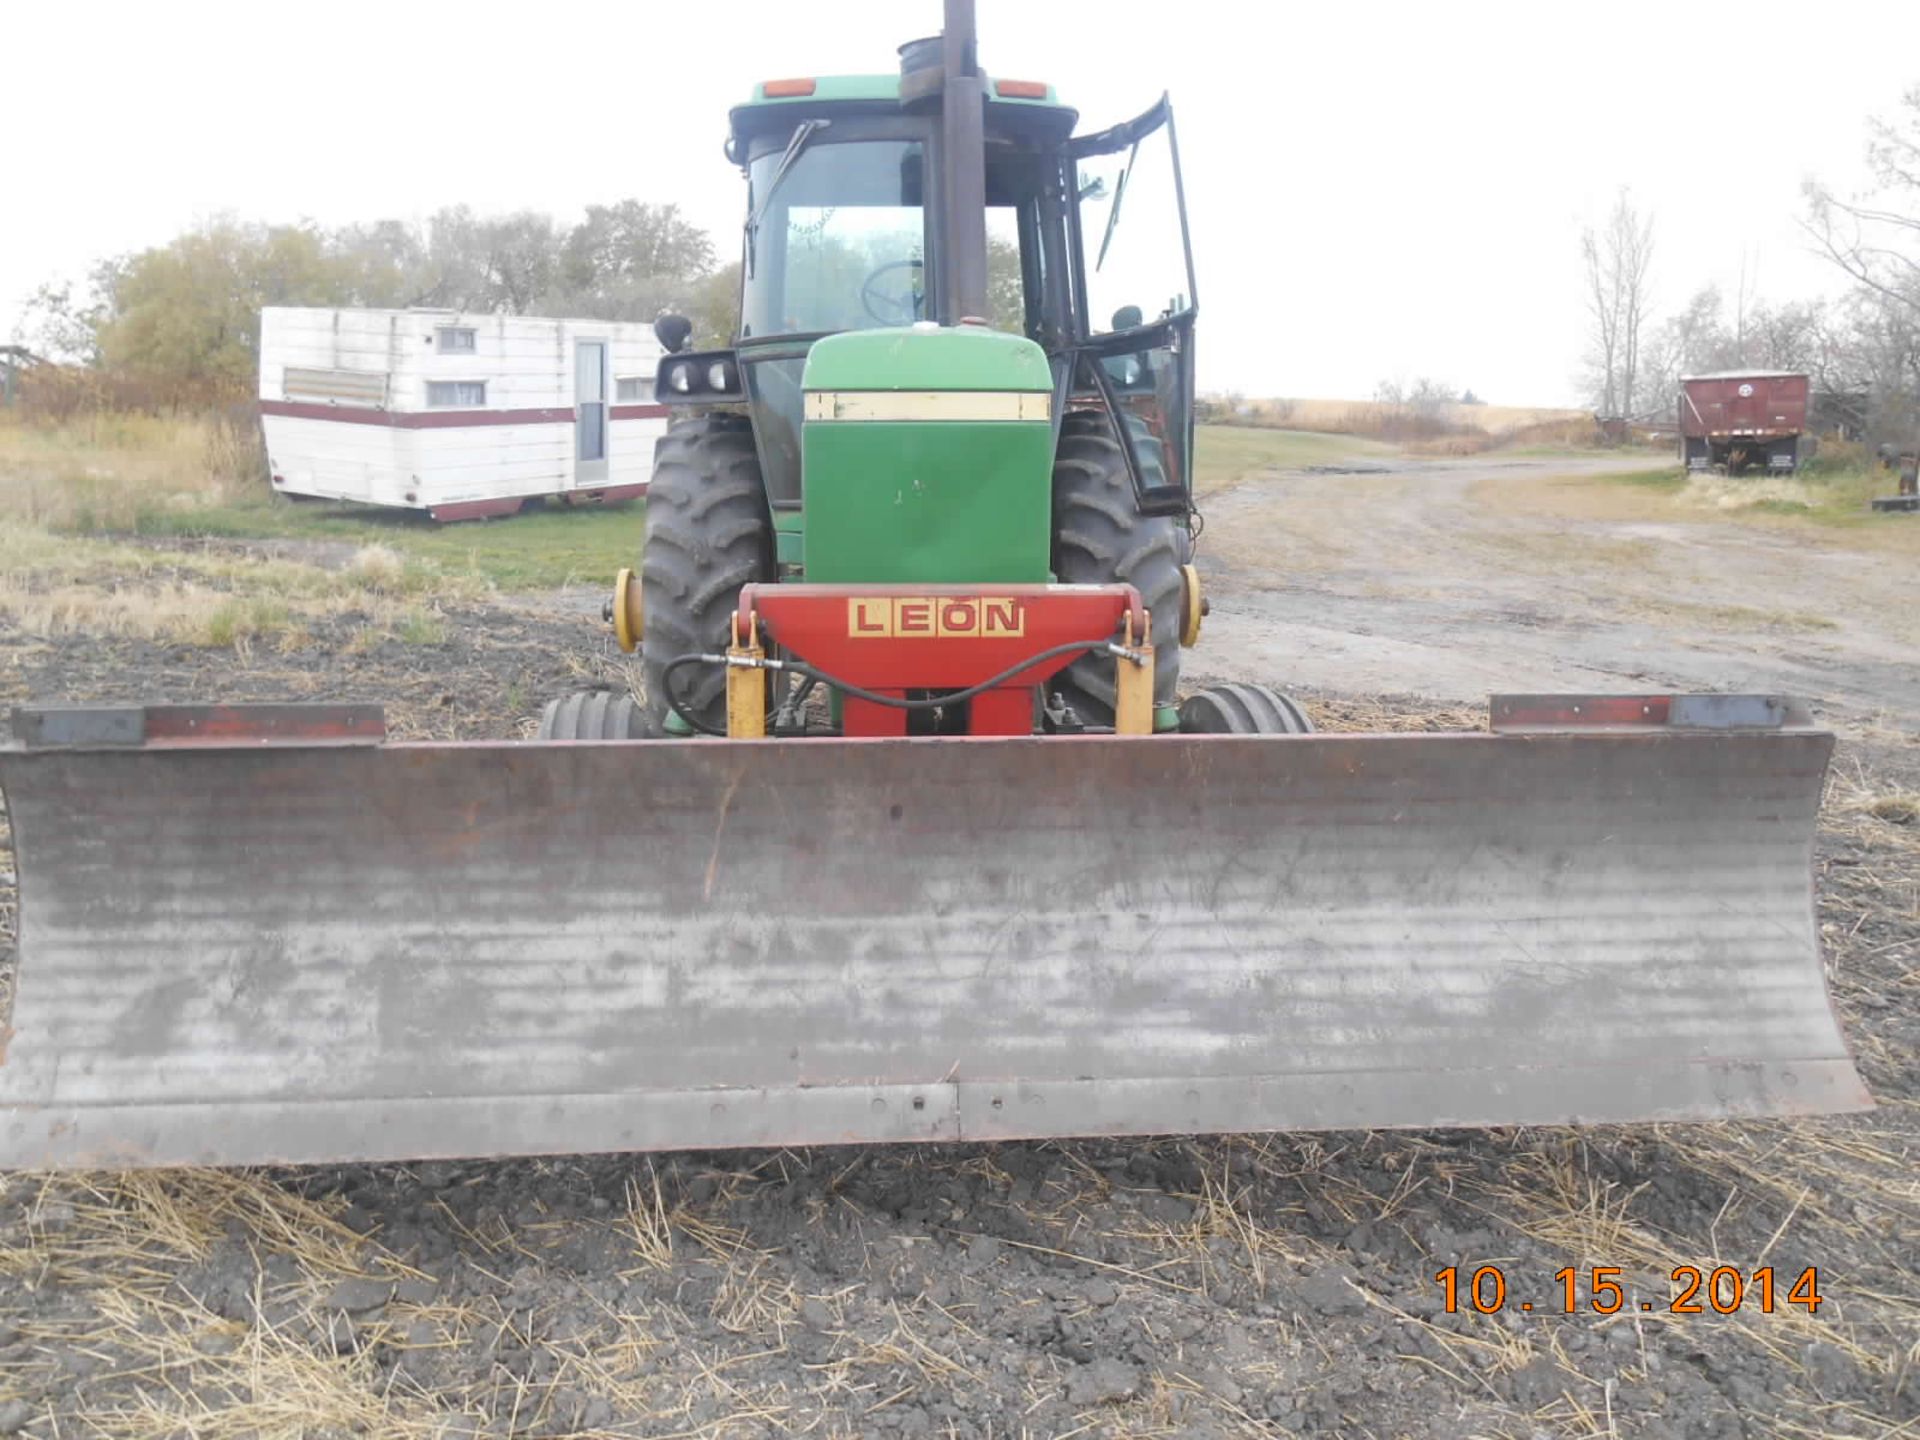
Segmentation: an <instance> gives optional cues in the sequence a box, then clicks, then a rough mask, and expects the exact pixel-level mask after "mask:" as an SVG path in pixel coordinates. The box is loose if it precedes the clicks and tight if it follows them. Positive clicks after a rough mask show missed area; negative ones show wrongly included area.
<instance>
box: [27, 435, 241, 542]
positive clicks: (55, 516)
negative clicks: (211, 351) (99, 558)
mask: <svg viewBox="0 0 1920 1440" xmlns="http://www.w3.org/2000/svg"><path fill="white" fill-rule="evenodd" d="M257 443H258V442H257V440H255V439H254V432H253V427H252V424H251V421H250V420H248V421H246V422H244V423H243V422H240V421H233V422H229V421H226V420H224V419H222V418H220V417H217V416H212V415H163V416H156V415H142V414H116V413H111V412H106V411H87V412H82V413H80V414H77V415H74V416H72V417H70V418H68V419H65V420H63V421H60V422H58V423H51V424H49V423H29V422H25V421H19V420H10V421H6V422H4V423H0V519H4V520H7V521H11V522H15V523H19V524H25V525H30V526H35V527H38V528H41V529H46V530H52V531H59V532H94V531H119V532H128V531H134V530H139V529H143V528H147V527H148V525H149V524H150V523H151V521H152V520H153V518H154V517H155V516H157V515H165V514H169V513H176V514H177V513H181V512H188V511H192V510H195V509H201V508H206V507H211V506H218V505H229V504H232V503H235V502H236V501H239V500H241V499H243V498H246V497H248V496H250V495H254V494H257V493H258V492H259V490H260V477H261V475H262V473H263V471H264V461H262V460H260V458H259V455H258V449H257Z"/></svg>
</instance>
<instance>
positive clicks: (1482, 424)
mask: <svg viewBox="0 0 1920 1440" xmlns="http://www.w3.org/2000/svg"><path fill="white" fill-rule="evenodd" d="M1251 404H1252V407H1253V415H1252V419H1253V420H1254V423H1256V424H1275V425H1283V426H1286V427H1288V428H1290V429H1294V430H1315V431H1321V432H1325V433H1329V434H1341V435H1372V434H1377V433H1379V431H1380V428H1381V425H1382V424H1383V423H1384V419H1385V417H1386V416H1387V415H1388V413H1389V412H1390V410H1391V408H1392V407H1390V406H1387V405H1383V404H1382V403H1380V402H1379V401H1376V400H1324V399H1287V400H1255V401H1253V402H1251ZM1436 418H1437V419H1438V420H1439V421H1440V423H1442V424H1444V425H1446V426H1448V427H1450V428H1453V429H1457V430H1462V431H1477V432H1479V433H1481V434H1485V435H1490V436H1495V437H1499V438H1502V439H1511V440H1516V441H1519V440H1522V439H1524V440H1525V441H1526V442H1527V443H1537V444H1546V443H1551V442H1550V441H1549V440H1548V439H1547V438H1545V437H1546V436H1547V435H1549V434H1551V435H1554V436H1562V435H1564V436H1566V437H1567V438H1566V440H1565V443H1569V444H1578V443H1588V442H1587V439H1586V437H1588V436H1590V435H1591V433H1592V430H1593V417H1592V416H1591V415H1590V414H1588V413H1587V412H1586V411H1584V410H1562V409H1554V408H1551V407H1542V406H1533V405H1443V406H1441V407H1440V409H1439V411H1438V412H1437V416H1436Z"/></svg>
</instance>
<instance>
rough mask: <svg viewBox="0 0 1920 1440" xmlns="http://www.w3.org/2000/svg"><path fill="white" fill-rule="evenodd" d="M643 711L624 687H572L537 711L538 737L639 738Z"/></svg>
mask: <svg viewBox="0 0 1920 1440" xmlns="http://www.w3.org/2000/svg"><path fill="white" fill-rule="evenodd" d="M647 733H648V731H647V719H646V712H644V711H643V710H641V708H640V707H639V706H638V705H636V704H634V702H633V697H632V696H631V695H628V694H626V693H625V692H624V691H614V690H575V691H574V692H573V693H572V694H570V695H562V696H561V697H560V698H559V699H558V700H549V701H548V702H547V708H546V709H544V710H542V711H541V712H540V733H539V735H538V736H537V737H536V738H538V739H541V740H641V739H645V738H646V736H647Z"/></svg>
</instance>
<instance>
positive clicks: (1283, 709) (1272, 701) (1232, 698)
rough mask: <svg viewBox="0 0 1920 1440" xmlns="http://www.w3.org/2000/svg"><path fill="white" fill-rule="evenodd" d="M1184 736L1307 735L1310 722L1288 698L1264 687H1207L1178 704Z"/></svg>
mask: <svg viewBox="0 0 1920 1440" xmlns="http://www.w3.org/2000/svg"><path fill="white" fill-rule="evenodd" d="M1180 729H1181V732H1182V733H1183V734H1187V735H1311V734H1312V733H1313V722H1312V721H1311V720H1309V719H1308V718H1307V712H1306V711H1304V710H1302V709H1301V708H1300V707H1299V706H1298V705H1297V704H1295V703H1294V701H1293V699H1292V697H1290V696H1287V695H1282V694H1281V693H1280V692H1279V691H1278V690H1269V689H1268V688H1267V687H1266V686H1264V685H1209V686H1208V687H1207V688H1206V689H1205V690H1201V691H1199V692H1198V693H1196V694H1193V695H1189V696H1188V697H1187V698H1186V699H1185V700H1183V701H1181V702H1180Z"/></svg>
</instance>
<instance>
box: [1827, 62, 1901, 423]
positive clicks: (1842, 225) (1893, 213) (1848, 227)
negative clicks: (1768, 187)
mask: <svg viewBox="0 0 1920 1440" xmlns="http://www.w3.org/2000/svg"><path fill="white" fill-rule="evenodd" d="M1867 161H1868V164H1869V165H1870V166H1871V168H1872V172H1873V178H1874V187H1873V189H1872V190H1870V191H1869V192H1868V193H1866V194H1865V195H1861V196H1856V197H1853V198H1850V199H1843V198H1841V197H1840V196H1839V195H1837V194H1835V193H1834V192H1833V191H1832V190H1831V189H1829V188H1828V187H1827V186H1825V185H1823V184H1820V183H1818V182H1810V183H1809V184H1808V185H1807V187H1806V194H1807V216H1806V219H1805V220H1804V222H1803V223H1804V225H1805V227H1806V230H1807V233H1808V234H1809V235H1810V236H1812V238H1813V241H1814V244H1815V246H1816V248H1817V249H1818V250H1819V251H1820V252H1821V253H1822V254H1824V255H1825V256H1826V257H1827V258H1828V259H1829V260H1831V261H1832V262H1833V263H1834V264H1835V265H1837V266H1839V267H1840V269H1841V270H1843V271H1845V272H1846V274H1847V275H1849V276H1851V277H1852V279H1853V281H1854V289H1853V293H1852V294H1851V295H1850V296H1848V297H1847V299H1846V301H1845V302H1844V303H1843V304H1842V305H1841V306H1840V307H1838V308H1837V312H1836V316H1835V322H1834V323H1833V324H1831V325H1830V326H1829V327H1827V334H1826V338H1827V340H1828V342H1829V350H1830V352H1831V354H1830V360H1829V367H1828V368H1829V371H1830V373H1831V374H1833V375H1834V376H1836V377H1837V381H1836V382H1830V383H1838V384H1843V385H1844V386H1845V388H1847V389H1849V390H1852V391H1854V392H1856V393H1860V394H1864V395H1865V396H1866V397H1867V398H1868V409H1869V414H1870V421H1869V430H1870V433H1871V434H1872V435H1873V436H1875V437H1880V438H1885V439H1889V440H1892V441H1894V442H1895V443H1898V444H1909V443H1911V442H1912V436H1913V435H1914V434H1915V433H1917V432H1920V85H1917V86H1915V87H1914V88H1913V89H1911V90H1909V91H1908V92H1907V93H1906V94H1905V95H1904V96H1902V97H1901V102H1900V110H1899V113H1898V114H1897V115H1896V116H1895V117H1894V118H1893V119H1892V120H1875V121H1873V122H1872V126H1871V129H1870V132H1869V138H1868V143H1867Z"/></svg>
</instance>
